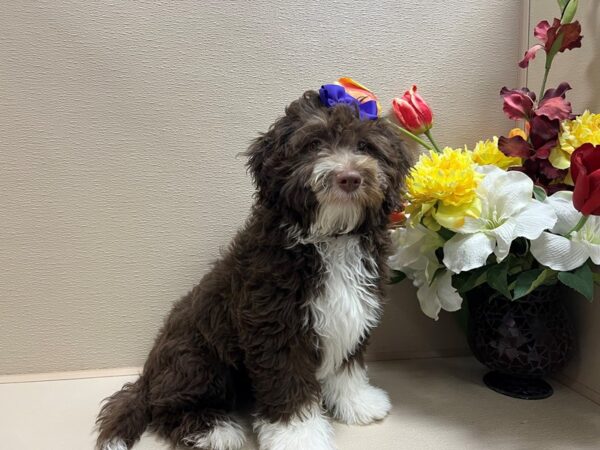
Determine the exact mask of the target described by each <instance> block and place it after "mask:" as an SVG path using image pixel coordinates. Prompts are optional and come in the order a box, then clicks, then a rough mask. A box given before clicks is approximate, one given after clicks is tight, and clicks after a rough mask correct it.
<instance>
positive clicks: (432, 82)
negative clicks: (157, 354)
mask: <svg viewBox="0 0 600 450" xmlns="http://www.w3.org/2000/svg"><path fill="white" fill-rule="evenodd" d="M521 17H522V14H521V2H519V1H513V2H507V1H504V0H493V1H486V2H482V1H477V0H470V1H465V0H451V1H445V2H430V1H427V0H420V1H411V2H399V1H397V0H386V1H378V2H374V1H371V0H365V1H354V2H317V1H314V2H308V1H306V2H296V1H291V0H286V1H281V2H273V1H267V0H255V1H252V2H250V1H236V2H233V1H222V0H212V1H208V0H203V1H172V2H168V1H161V2H158V1H157V2H143V1H136V2H133V1H126V2H85V3H82V2H79V1H76V0H52V1H49V0H47V1H36V2H33V1H19V2H16V1H13V2H4V4H3V6H2V14H1V15H0V41H1V42H2V44H1V45H0V192H1V194H0V225H1V226H0V267H1V268H2V270H1V271H0V373H17V372H44V371H55V370H75V369H85V368H102V367H119V366H133V365H140V364H141V363H142V362H143V359H144V356H145V354H146V352H147V350H148V348H149V346H150V345H151V342H152V340H153V337H154V335H155V333H156V330H157V327H158V326H159V325H160V323H161V319H162V317H163V316H164V314H165V312H166V311H167V310H168V309H169V306H170V304H171V303H172V301H173V300H175V299H176V298H178V297H179V296H180V295H182V294H184V293H185V292H186V291H187V290H188V289H190V288H191V287H192V285H193V284H194V283H195V282H196V281H197V280H198V279H199V278H200V277H201V276H202V274H203V273H204V272H205V271H206V270H207V267H208V263H209V261H210V260H212V259H213V258H214V257H215V256H216V255H217V254H218V252H219V248H220V247H222V246H224V245H226V244H227V242H228V241H229V239H230V238H231V236H232V235H233V233H234V231H235V229H236V228H237V227H239V226H240V225H241V224H242V222H243V220H244V217H245V216H246V214H247V211H248V208H249V206H250V202H251V193H252V189H251V184H250V180H249V179H248V177H247V176H246V174H245V170H244V167H243V161H242V160H240V159H239V158H237V157H236V155H237V153H238V152H240V151H242V150H244V149H245V147H246V146H247V144H248V142H249V141H250V140H251V139H252V138H254V137H255V136H256V133H257V132H258V131H261V130H265V129H266V128H267V126H268V125H269V124H270V123H271V122H272V121H273V120H274V119H275V118H276V117H277V116H278V115H279V114H281V112H282V110H283V107H284V105H285V104H287V103H288V102H289V101H291V100H293V99H295V98H297V97H298V96H299V95H300V94H301V92H303V91H304V90H306V89H309V88H318V87H319V86H320V85H321V84H322V83H323V82H330V81H333V80H335V79H336V78H337V77H338V76H340V75H351V76H354V77H356V78H357V79H359V80H361V81H364V82H365V83H367V84H368V85H369V86H371V87H372V88H373V89H376V90H377V92H378V93H379V94H380V96H381V98H382V99H384V100H385V101H389V100H390V99H391V97H392V96H393V94H399V93H401V92H402V91H403V90H404V89H406V88H408V87H409V85H410V84H411V83H413V82H415V81H418V82H419V85H420V88H421V90H422V91H423V93H424V94H425V95H426V96H427V98H428V99H429V101H430V102H431V103H432V104H433V105H435V109H436V112H437V122H438V124H439V125H438V129H437V130H436V131H437V134H438V136H439V138H440V141H445V142H446V143H448V144H451V145H461V144H463V143H464V142H469V141H472V140H475V139H477V138H479V136H489V135H491V134H492V133H494V132H498V130H503V129H507V128H508V127H509V126H510V124H509V123H508V122H507V121H505V120H504V119H503V116H502V113H501V108H500V102H499V100H498V96H497V95H498V90H499V88H500V87H501V86H502V85H505V84H507V85H515V84H516V83H517V76H518V73H517V71H516V70H515V66H514V65H513V64H502V63H503V62H512V61H515V59H516V58H517V57H518V55H519V54H520V53H521V50H522V45H520V38H521V34H520V31H519V30H520V29H521ZM387 313H388V314H387V315H386V318H385V324H384V326H383V327H382V328H381V329H380V330H378V331H377V333H376V336H375V338H374V346H373V355H374V356H384V357H385V356H420V355H430V354H436V353H440V352H441V353H446V354H448V353H455V352H461V351H464V342H463V340H462V337H461V335H460V333H459V332H458V331H457V330H456V327H455V326H454V323H453V318H451V317H445V318H443V319H442V320H441V321H440V323H437V324H436V323H434V322H432V321H430V320H429V319H427V318H425V317H423V316H422V315H421V313H420V312H419V311H418V307H417V305H416V302H415V298H414V293H413V291H412V288H411V287H410V285H407V284H403V285H401V286H398V287H395V288H394V289H393V290H392V295H390V303H389V305H388V307H387Z"/></svg>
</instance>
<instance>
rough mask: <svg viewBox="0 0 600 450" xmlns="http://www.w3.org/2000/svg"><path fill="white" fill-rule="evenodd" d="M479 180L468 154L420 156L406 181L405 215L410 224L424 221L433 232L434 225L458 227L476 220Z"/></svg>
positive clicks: (450, 151) (447, 151) (447, 150)
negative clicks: (408, 214) (407, 216)
mask: <svg viewBox="0 0 600 450" xmlns="http://www.w3.org/2000/svg"><path fill="white" fill-rule="evenodd" d="M482 178H483V175H481V174H480V173H478V172H476V171H475V164H473V161H472V159H471V155H470V153H469V152H466V151H463V150H460V149H459V150H454V149H451V148H449V147H446V148H444V150H443V151H442V152H441V153H436V152H430V153H429V154H422V155H421V156H420V157H419V161H418V162H417V163H416V164H415V165H414V167H413V168H412V169H411V171H410V173H409V176H408V178H407V180H406V188H407V192H408V199H409V200H410V204H409V207H408V208H407V212H409V213H410V214H411V219H413V220H417V221H418V220H420V219H421V218H424V219H425V223H426V224H428V225H429V226H430V227H432V228H436V223H437V224H439V225H441V226H443V227H446V228H455V227H459V226H460V225H461V224H463V223H464V220H465V217H467V216H470V217H478V216H479V213H480V205H479V203H480V202H479V199H478V198H477V195H476V189H477V186H478V185H479V182H480V180H481V179H482ZM431 219H433V221H432V220H431ZM434 221H435V222H434ZM439 225H438V226H437V227H438V228H439Z"/></svg>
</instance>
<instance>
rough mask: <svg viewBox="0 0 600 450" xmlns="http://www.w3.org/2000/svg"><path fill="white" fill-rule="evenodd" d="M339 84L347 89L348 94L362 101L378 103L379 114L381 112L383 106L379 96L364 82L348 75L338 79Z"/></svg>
mask: <svg viewBox="0 0 600 450" xmlns="http://www.w3.org/2000/svg"><path fill="white" fill-rule="evenodd" d="M337 84H339V85H340V86H342V87H343V88H344V89H346V92H347V93H348V94H350V95H351V96H352V97H354V98H355V99H356V100H358V101H359V102H361V103H366V102H369V101H374V102H375V104H376V105H377V114H379V113H381V106H380V105H379V101H378V99H377V96H376V95H375V94H374V93H373V92H372V91H370V90H369V89H367V88H366V87H365V86H364V85H363V84H361V83H359V82H358V81H356V80H353V79H352V78H348V77H343V78H340V79H338V80H337Z"/></svg>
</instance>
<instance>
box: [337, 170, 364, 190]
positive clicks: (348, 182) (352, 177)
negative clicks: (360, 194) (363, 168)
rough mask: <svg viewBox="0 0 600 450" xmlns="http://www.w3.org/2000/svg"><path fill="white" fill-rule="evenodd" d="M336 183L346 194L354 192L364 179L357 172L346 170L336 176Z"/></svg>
mask: <svg viewBox="0 0 600 450" xmlns="http://www.w3.org/2000/svg"><path fill="white" fill-rule="evenodd" d="M335 182H336V183H337V185H338V186H339V187H341V188H342V189H343V190H344V191H346V192H354V191H355V190H357V189H358V188H359V186H360V185H361V183H362V177H361V176H360V174H359V173H358V172H357V171H356V170H344V171H343V172H340V173H338V174H337V175H336V176H335Z"/></svg>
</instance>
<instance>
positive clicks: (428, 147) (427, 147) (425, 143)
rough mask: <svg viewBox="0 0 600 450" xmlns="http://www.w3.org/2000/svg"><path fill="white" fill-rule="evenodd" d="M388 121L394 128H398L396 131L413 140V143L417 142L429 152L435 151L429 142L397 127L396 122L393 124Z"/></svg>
mask: <svg viewBox="0 0 600 450" xmlns="http://www.w3.org/2000/svg"><path fill="white" fill-rule="evenodd" d="M386 120H387V121H388V123H390V124H391V125H393V126H394V127H396V129H397V130H398V131H399V132H400V133H402V134H403V135H404V136H406V137H408V138H411V139H412V140H413V141H415V142H416V143H418V144H421V145H422V146H423V147H425V148H426V149H427V150H433V147H431V145H429V144H428V143H427V142H425V141H424V140H423V139H421V138H420V137H419V136H417V135H416V134H413V133H411V132H410V131H408V130H407V129H405V128H402V127H401V126H400V125H396V124H395V123H394V122H392V121H391V120H389V119H386Z"/></svg>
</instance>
